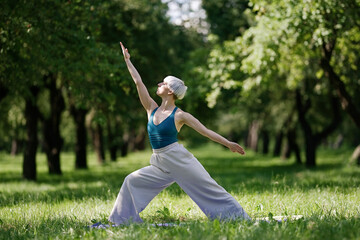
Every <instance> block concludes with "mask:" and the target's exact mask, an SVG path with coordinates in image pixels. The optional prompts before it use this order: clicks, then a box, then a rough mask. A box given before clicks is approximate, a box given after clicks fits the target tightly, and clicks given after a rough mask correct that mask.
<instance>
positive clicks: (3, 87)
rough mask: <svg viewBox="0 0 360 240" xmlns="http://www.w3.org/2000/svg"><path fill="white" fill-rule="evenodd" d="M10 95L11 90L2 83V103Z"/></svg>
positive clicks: (0, 90)
mask: <svg viewBox="0 0 360 240" xmlns="http://www.w3.org/2000/svg"><path fill="white" fill-rule="evenodd" d="M8 93H9V90H8V89H7V88H6V87H5V86H4V84H3V83H0V102H1V100H3V99H4V98H5V97H6V96H7V95H8Z"/></svg>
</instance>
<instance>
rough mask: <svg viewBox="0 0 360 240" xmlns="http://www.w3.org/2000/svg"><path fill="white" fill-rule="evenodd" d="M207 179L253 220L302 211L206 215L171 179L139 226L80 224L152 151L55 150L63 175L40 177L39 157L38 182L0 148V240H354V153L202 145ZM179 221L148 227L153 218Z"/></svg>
mask: <svg viewBox="0 0 360 240" xmlns="http://www.w3.org/2000/svg"><path fill="white" fill-rule="evenodd" d="M190 151H192V152H193V153H194V155H195V156H196V157H197V158H198V159H199V161H200V162H201V163H202V164H203V165H204V167H205V168H206V169H207V170H208V172H209V173H210V175H211V176H212V177H213V178H214V179H215V180H216V181H217V182H218V183H219V184H220V185H222V186H223V187H224V188H225V189H227V190H228V191H229V192H230V193H231V194H232V195H233V196H234V197H235V198H236V199H237V200H238V201H239V202H240V204H241V205H242V206H243V207H244V209H245V210H246V211H247V212H248V213H249V215H250V216H251V217H252V218H253V219H255V218H261V217H268V216H271V215H273V216H277V215H282V216H292V215H303V218H301V219H299V220H289V221H287V222H284V223H280V224H279V223H277V222H275V221H271V222H270V223H267V222H256V221H251V222H246V221H234V222H219V221H217V220H215V221H209V220H207V218H206V217H205V215H204V214H203V213H202V212H201V210H200V209H199V208H198V207H197V206H196V204H195V203H194V202H192V200H191V199H190V198H189V197H188V196H187V195H186V194H185V193H184V192H183V191H182V190H181V189H180V188H179V187H178V186H177V185H176V184H173V185H172V186H171V187H169V188H168V189H166V190H165V191H163V192H162V193H160V195H159V196H157V197H156V198H155V199H154V200H153V201H152V202H151V203H150V204H149V206H148V207H147V208H146V209H145V210H144V211H143V212H142V213H141V216H142V218H143V219H144V221H145V223H144V224H131V225H130V226H126V227H121V228H109V229H106V230H101V229H93V230H90V229H87V228H86V226H88V225H90V224H91V223H92V221H106V219H107V217H108V215H109V213H110V211H111V209H112V206H113V203H114V201H115V198H116V196H117V193H118V191H119V189H120V186H121V183H122V181H123V179H124V177H125V176H126V175H127V174H128V173H130V172H132V171H133V170H136V169H138V168H140V167H143V166H146V165H148V162H149V158H150V155H151V152H150V151H145V152H138V153H132V154H130V155H129V156H128V157H126V158H119V159H118V161H117V162H108V163H106V164H104V165H99V164H98V163H97V162H96V160H95V157H94V155H93V154H90V155H89V170H81V171H79V170H78V171H76V170H74V167H73V166H74V155H73V154H72V153H63V154H62V155H61V163H62V170H63V172H64V174H63V176H50V175H49V174H48V173H47V165H46V158H45V155H43V154H39V155H38V159H37V164H38V181H37V182H36V183H34V182H28V181H24V180H22V179H21V166H22V157H21V156H17V157H11V156H9V155H7V154H4V153H0V239H80V238H84V239H360V231H359V229H360V187H359V186H360V168H359V167H357V166H354V165H349V164H348V159H349V157H350V155H351V151H346V150H330V151H329V150H325V149H323V150H321V151H319V153H318V167H317V168H316V169H312V170H309V169H306V168H304V167H303V166H298V165H295V164H294V160H287V161H285V160H281V159H278V158H272V157H267V156H262V155H256V154H254V153H251V152H250V153H247V155H246V156H244V157H242V156H240V155H236V154H233V153H231V152H230V151H227V150H225V149H223V148H222V147H220V146H218V145H213V144H209V145H206V146H203V147H200V148H196V149H190ZM162 222H174V223H178V224H179V223H181V224H180V226H175V227H154V226H152V225H151V224H152V223H162Z"/></svg>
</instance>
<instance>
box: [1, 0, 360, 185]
mask: <svg viewBox="0 0 360 240" xmlns="http://www.w3.org/2000/svg"><path fill="white" fill-rule="evenodd" d="M168 2H169V1H167V2H166V1H161V0H151V1H145V0H116V1H115V0H105V1H91V0H90V1H89V0H88V1H84V0H75V1H70V0H68V1H64V0H38V1H25V0H11V1H10V0H4V1H2V2H1V11H0V20H1V21H0V41H1V46H0V48H1V50H0V113H1V114H0V135H1V138H0V150H6V151H9V152H11V153H12V154H17V153H23V154H24V161H23V177H24V178H26V179H32V180H35V179H36V152H37V151H38V150H41V151H44V152H45V153H46V155H47V159H48V166H49V173H52V174H61V164H60V153H61V151H64V150H66V151H71V150H74V151H75V156H76V159H75V167H76V168H87V158H86V157H87V154H86V153H87V151H88V150H89V149H94V150H95V152H96V155H97V158H98V160H99V162H104V161H105V152H109V156H110V158H111V159H112V160H116V159H117V157H118V154H119V153H120V154H121V155H122V156H124V155H126V154H127V152H128V151H134V150H141V149H144V148H145V147H146V146H147V143H146V135H147V134H146V129H145V123H146V114H144V111H143V110H142V109H141V105H140V104H139V101H138V98H137V95H136V89H135V88H134V86H133V83H132V80H131V77H130V75H129V74H128V72H127V69H126V66H125V64H123V59H122V56H121V51H120V48H119V45H118V42H119V41H123V42H124V43H125V44H126V46H127V47H128V48H129V49H130V51H131V55H132V59H133V62H134V64H135V66H136V67H137V68H138V70H139V72H140V74H141V76H142V78H143V80H144V82H145V84H146V85H147V86H148V88H149V90H150V94H151V95H153V93H154V92H155V87H156V83H157V82H160V81H162V79H163V78H164V76H166V75H170V74H171V75H175V76H179V77H180V78H182V79H184V80H185V82H186V84H187V85H188V86H189V90H188V93H187V97H186V98H185V99H184V100H183V101H182V102H179V104H180V107H182V108H184V110H185V111H189V112H191V113H193V114H194V115H195V116H197V117H198V118H199V119H200V120H201V121H202V122H204V123H205V124H206V125H208V126H209V127H212V128H217V129H218V131H220V133H222V134H223V135H225V136H227V137H229V138H231V139H232V140H234V141H239V142H244V143H245V145H246V147H247V148H251V149H253V150H255V151H260V150H259V149H260V147H261V152H263V153H264V154H268V153H269V152H270V150H272V151H273V152H272V154H273V155H274V156H280V155H282V156H283V157H284V158H289V157H290V155H291V153H294V154H295V156H296V159H297V160H296V161H297V162H298V163H302V162H304V160H302V159H301V158H302V155H303V154H302V153H303V152H304V153H305V154H304V155H305V163H306V165H307V166H309V167H312V166H315V165H316V149H317V147H318V146H319V145H320V144H327V145H332V146H335V147H337V146H338V145H340V144H341V143H343V142H345V143H346V144H347V145H349V146H351V147H355V146H356V145H358V144H359V142H360V130H359V129H360V106H359V102H360V72H359V67H358V66H359V57H358V54H357V52H359V48H360V44H359V43H360V31H359V26H360V16H359V15H360V8H359V6H360V3H359V1H358V0H345V1H337V0H336V1H333V0H321V1H320V0H314V1H302V2H300V1H288V0H276V1H265V0H252V1H240V0H203V1H202V6H203V9H204V10H205V11H206V14H207V18H206V19H205V20H206V21H207V23H208V26H209V32H208V33H207V34H204V31H203V27H204V25H203V24H202V21H199V26H198V28H197V27H196V24H195V25H194V24H191V27H187V28H185V27H184V26H185V24H184V22H183V23H182V25H175V24H172V23H171V22H170V20H169V17H167V16H166V12H167V10H168V6H167V3H168ZM171 2H175V3H179V4H180V5H181V6H184V4H185V5H186V4H188V5H189V4H191V1H189V0H188V1H171ZM189 9H191V8H189ZM200 23H201V24H202V25H201V26H200ZM200 28H202V29H201V31H199V29H200ZM154 98H155V96H154ZM184 130H185V131H184V132H183V133H182V134H181V135H182V136H186V139H187V140H189V142H192V143H195V142H199V139H198V138H197V136H196V135H193V134H192V132H191V131H186V129H184ZM180 137H181V136H180ZM88 143H89V144H88Z"/></svg>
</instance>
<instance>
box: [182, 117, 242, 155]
mask: <svg viewBox="0 0 360 240" xmlns="http://www.w3.org/2000/svg"><path fill="white" fill-rule="evenodd" d="M180 118H181V119H179V120H180V121H181V122H182V123H184V124H186V125H188V126H189V127H191V128H193V129H195V130H196V131H197V132H199V133H200V134H201V135H203V136H205V137H208V138H209V139H211V140H213V141H214V142H217V143H220V144H222V145H224V146H225V147H228V148H229V149H230V150H231V151H232V152H237V153H240V154H242V155H244V154H245V151H244V149H243V148H242V147H241V146H240V145H239V144H237V143H236V142H231V141H229V140H227V139H226V138H224V137H223V136H221V135H220V134H218V133H216V132H214V131H212V130H210V129H208V128H206V127H205V126H204V125H203V124H202V123H201V122H200V121H199V120H198V119H196V118H195V117H194V116H192V115H191V114H189V113H186V112H182V113H181V117H180Z"/></svg>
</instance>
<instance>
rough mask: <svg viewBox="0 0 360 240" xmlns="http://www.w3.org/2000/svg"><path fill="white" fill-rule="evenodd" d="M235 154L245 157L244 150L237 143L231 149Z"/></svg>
mask: <svg viewBox="0 0 360 240" xmlns="http://www.w3.org/2000/svg"><path fill="white" fill-rule="evenodd" d="M231 150H232V151H233V152H237V153H240V154H241V155H245V151H244V149H243V148H242V147H241V146H240V145H239V144H237V143H235V144H234V147H233V149H231Z"/></svg>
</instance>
